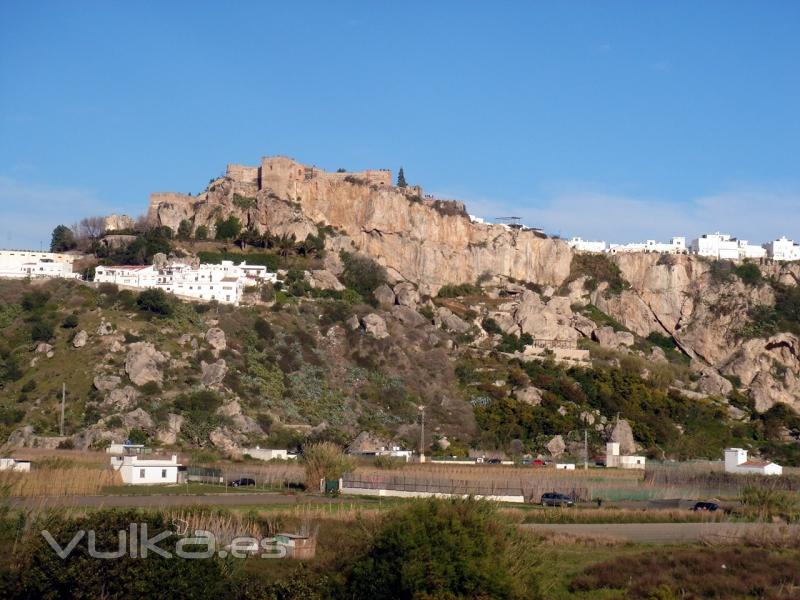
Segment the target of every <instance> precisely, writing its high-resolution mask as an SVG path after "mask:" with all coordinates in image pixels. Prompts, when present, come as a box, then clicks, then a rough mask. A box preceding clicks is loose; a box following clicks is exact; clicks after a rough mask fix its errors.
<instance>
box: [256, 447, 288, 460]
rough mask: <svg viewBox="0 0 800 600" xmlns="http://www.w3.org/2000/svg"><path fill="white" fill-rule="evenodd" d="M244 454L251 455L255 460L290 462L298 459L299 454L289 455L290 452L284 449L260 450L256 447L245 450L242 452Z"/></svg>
mask: <svg viewBox="0 0 800 600" xmlns="http://www.w3.org/2000/svg"><path fill="white" fill-rule="evenodd" d="M242 454H249V455H250V456H252V457H253V458H257V459H258V460H274V459H279V460H290V459H295V458H297V454H289V451H288V450H283V449H276V448H259V447H258V446H256V447H255V448H245V449H244V450H242Z"/></svg>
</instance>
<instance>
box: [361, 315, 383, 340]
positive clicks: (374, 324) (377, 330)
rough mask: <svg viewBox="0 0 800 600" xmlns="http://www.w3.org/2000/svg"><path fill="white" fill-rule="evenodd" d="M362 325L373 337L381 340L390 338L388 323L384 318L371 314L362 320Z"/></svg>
mask: <svg viewBox="0 0 800 600" xmlns="http://www.w3.org/2000/svg"><path fill="white" fill-rule="evenodd" d="M361 323H362V324H363V325H364V330H365V331H366V332H367V333H368V334H369V335H371V336H372V337H374V338H376V339H379V340H382V339H383V338H387V337H389V331H388V330H387V329H386V321H384V320H383V317H382V316H380V315H378V314H376V313H371V314H368V315H366V316H365V317H364V318H363V319H361Z"/></svg>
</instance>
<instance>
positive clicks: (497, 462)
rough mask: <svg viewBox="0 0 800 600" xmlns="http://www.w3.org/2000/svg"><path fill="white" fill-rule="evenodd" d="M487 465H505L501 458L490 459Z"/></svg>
mask: <svg viewBox="0 0 800 600" xmlns="http://www.w3.org/2000/svg"><path fill="white" fill-rule="evenodd" d="M486 464H487V465H500V464H503V461H502V460H500V459H499V458H489V459H487V460H486Z"/></svg>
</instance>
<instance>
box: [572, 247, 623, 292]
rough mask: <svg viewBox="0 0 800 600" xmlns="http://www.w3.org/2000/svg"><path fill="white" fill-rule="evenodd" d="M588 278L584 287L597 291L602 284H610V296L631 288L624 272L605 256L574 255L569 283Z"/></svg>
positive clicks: (608, 289) (608, 290)
mask: <svg viewBox="0 0 800 600" xmlns="http://www.w3.org/2000/svg"><path fill="white" fill-rule="evenodd" d="M581 277H586V278H587V279H586V281H585V282H584V287H585V288H586V289H587V290H590V291H592V290H596V289H597V286H599V285H600V283H601V282H606V283H608V288H607V292H608V293H609V294H620V293H622V291H623V290H625V289H627V288H628V287H629V285H628V282H627V281H625V278H624V277H623V276H622V271H620V270H619V267H618V266H617V265H616V264H614V263H613V262H612V261H611V259H609V258H608V257H607V256H606V255H605V254H574V255H573V256H572V263H571V264H570V272H569V277H568V278H567V283H569V282H571V281H575V280H576V279H579V278H581Z"/></svg>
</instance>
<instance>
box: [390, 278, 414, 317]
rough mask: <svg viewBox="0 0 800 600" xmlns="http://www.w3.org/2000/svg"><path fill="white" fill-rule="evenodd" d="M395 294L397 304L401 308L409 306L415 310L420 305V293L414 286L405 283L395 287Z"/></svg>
mask: <svg viewBox="0 0 800 600" xmlns="http://www.w3.org/2000/svg"><path fill="white" fill-rule="evenodd" d="M394 294H395V297H396V298H397V303H398V304H399V305H400V306H407V307H408V308H412V309H414V310H416V309H417V306H418V305H419V301H420V297H419V292H418V291H417V289H416V288H415V287H414V284H412V283H409V282H407V281H403V282H401V283H398V284H397V285H396V286H394Z"/></svg>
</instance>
